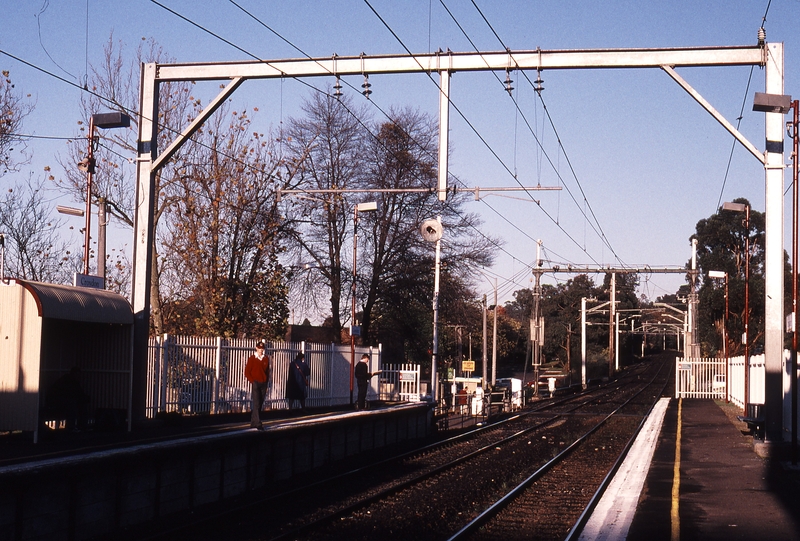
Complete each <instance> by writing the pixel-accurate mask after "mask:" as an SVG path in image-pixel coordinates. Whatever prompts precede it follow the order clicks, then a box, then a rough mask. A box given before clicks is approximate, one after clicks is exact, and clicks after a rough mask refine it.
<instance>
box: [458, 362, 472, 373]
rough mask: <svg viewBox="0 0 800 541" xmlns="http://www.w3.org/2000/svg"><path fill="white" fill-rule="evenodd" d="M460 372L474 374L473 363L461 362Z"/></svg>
mask: <svg viewBox="0 0 800 541" xmlns="http://www.w3.org/2000/svg"><path fill="white" fill-rule="evenodd" d="M461 371H462V372H474V371H475V361H461Z"/></svg>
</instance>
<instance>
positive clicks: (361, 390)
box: [354, 353, 380, 410]
mask: <svg viewBox="0 0 800 541" xmlns="http://www.w3.org/2000/svg"><path fill="white" fill-rule="evenodd" d="M379 373H380V370H379V371H378V372H373V373H370V371H369V355H367V354H366V353H365V354H364V355H362V356H361V360H360V361H358V364H356V368H355V371H354V375H355V378H356V381H357V382H358V401H357V402H356V405H357V406H358V409H360V410H363V409H366V408H367V389H369V380H370V379H372V376H376V375H378V374H379Z"/></svg>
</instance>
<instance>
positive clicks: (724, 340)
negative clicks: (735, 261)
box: [708, 270, 730, 402]
mask: <svg viewBox="0 0 800 541" xmlns="http://www.w3.org/2000/svg"><path fill="white" fill-rule="evenodd" d="M708 277H709V278H721V279H724V280H725V318H724V319H723V320H722V351H723V353H724V355H725V402H728V398H729V396H730V395H729V385H730V384H729V383H728V380H729V379H730V378H728V273H727V272H725V271H716V270H712V271H708Z"/></svg>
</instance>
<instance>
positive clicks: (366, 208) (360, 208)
mask: <svg viewBox="0 0 800 541" xmlns="http://www.w3.org/2000/svg"><path fill="white" fill-rule="evenodd" d="M374 210H378V203H376V202H375V201H370V202H367V203H359V204H357V205H356V206H355V207H354V209H353V283H352V285H351V287H350V292H351V297H352V301H353V303H352V311H351V312H350V405H351V406H352V405H353V376H354V370H355V366H356V328H357V327H356V277H357V276H358V275H357V268H358V259H357V257H358V213H359V212H371V211H374ZM358 335H359V336H361V329H360V328H359V329H358Z"/></svg>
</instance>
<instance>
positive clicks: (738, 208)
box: [722, 202, 750, 415]
mask: <svg viewBox="0 0 800 541" xmlns="http://www.w3.org/2000/svg"><path fill="white" fill-rule="evenodd" d="M722 210H730V211H733V212H744V213H745V214H744V216H745V217H744V229H745V243H744V246H745V248H744V251H745V254H744V334H742V342H744V414H745V415H749V413H748V411H747V410H748V409H749V405H750V335H749V333H748V327H749V324H750V205H746V204H744V203H731V202H725V203H723V204H722Z"/></svg>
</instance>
